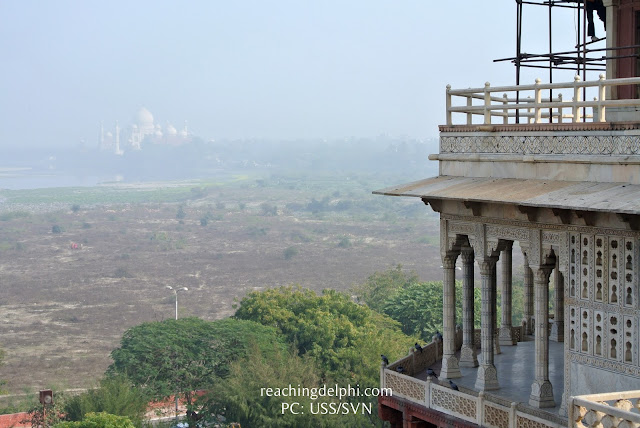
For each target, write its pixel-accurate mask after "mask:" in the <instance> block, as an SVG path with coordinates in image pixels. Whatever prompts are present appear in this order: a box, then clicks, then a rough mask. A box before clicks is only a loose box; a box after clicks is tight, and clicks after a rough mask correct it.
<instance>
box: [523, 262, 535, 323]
mask: <svg viewBox="0 0 640 428" xmlns="http://www.w3.org/2000/svg"><path fill="white" fill-rule="evenodd" d="M523 288H524V290H523V295H524V308H523V309H524V314H523V321H525V323H526V324H525V326H526V331H525V332H524V334H526V335H531V334H533V325H532V324H533V322H532V320H533V271H532V270H531V268H530V267H529V260H528V258H527V255H526V254H525V255H524V287H523Z"/></svg>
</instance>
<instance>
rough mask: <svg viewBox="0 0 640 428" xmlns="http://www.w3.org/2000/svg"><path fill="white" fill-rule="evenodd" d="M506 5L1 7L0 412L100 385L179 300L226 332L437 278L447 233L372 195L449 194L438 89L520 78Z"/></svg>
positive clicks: (558, 31)
mask: <svg viewBox="0 0 640 428" xmlns="http://www.w3.org/2000/svg"><path fill="white" fill-rule="evenodd" d="M505 3H506V2H498V1H490V2H477V1H464V2H431V1H418V0H407V1H403V2H395V3H392V2H385V1H382V0H373V1H369V0H356V1H348V2H340V1H334V0H329V1H321V2H298V1H279V0H278V1H269V2H263V1H245V0H241V1H234V2H221V1H204V0H202V1H195V0H194V1H188V2H182V3H177V2H170V1H150V0H143V1H136V2H124V1H120V0H118V1H112V2H106V3H104V2H85V1H79V0H78V1H69V0H63V1H56V2H39V1H34V0H28V1H13V2H12V1H8V0H0V58H2V63H3V66H2V67H0V117H1V118H2V119H1V120H0V123H1V124H2V126H0V283H1V284H2V286H1V287H0V314H2V317H3V318H4V319H6V322H4V323H0V350H2V349H3V350H4V351H6V356H5V357H4V363H5V364H4V366H3V365H2V363H3V358H2V355H1V354H0V382H2V381H6V382H7V383H6V385H5V389H6V391H5V392H9V393H10V397H9V398H8V399H6V400H4V401H3V400H0V410H2V409H3V408H5V410H6V411H7V412H8V411H9V410H15V409H17V408H20V409H22V407H19V406H18V405H15V406H16V407H14V402H13V401H11V400H12V399H13V398H15V397H21V394H23V393H25V394H28V395H30V396H31V395H34V394H33V392H34V391H37V390H38V389H40V388H44V387H47V388H53V389H59V390H63V389H69V388H90V387H93V386H95V385H96V382H98V380H99V379H101V378H102V377H103V376H104V375H105V371H106V370H107V368H108V367H109V365H110V364H111V363H112V362H113V354H111V352H112V351H113V350H114V349H116V348H117V347H118V346H120V340H121V339H122V337H123V334H125V332H127V331H129V330H130V329H132V328H135V326H138V325H140V324H141V323H153V322H156V321H161V322H165V321H167V320H172V319H173V316H174V302H175V301H174V297H175V296H177V295H174V294H172V292H171V293H170V292H168V291H167V289H166V286H172V287H183V286H188V288H189V291H188V293H185V294H184V295H182V294H181V295H180V299H181V300H180V302H181V303H180V304H181V306H180V311H179V313H178V314H176V316H178V315H179V316H180V318H186V317H198V318H200V319H202V320H206V321H207V322H211V324H214V323H215V322H216V321H220V320H222V319H227V318H228V317H229V316H231V315H233V314H234V313H235V311H236V309H237V305H238V302H239V301H241V300H242V299H243V298H245V297H246V296H248V295H250V293H252V292H264V291H266V290H269V289H272V288H276V287H280V286H287V285H290V284H300V285H301V286H303V287H305V288H308V289H309V290H312V291H313V292H314V293H322V290H325V289H331V290H336V291H338V292H340V293H343V294H340V296H341V297H340V298H342V299H346V303H345V302H342V303H341V304H342V305H343V307H347V306H348V305H347V303H348V304H352V305H353V307H355V309H353V308H350V309H349V310H351V311H352V312H358V311H360V310H364V309H363V307H364V306H365V305H363V304H362V302H363V300H359V299H361V298H362V296H360V295H358V294H357V292H356V291H354V290H356V289H357V288H358V286H361V285H362V284H363V283H366V282H367V281H368V278H374V279H375V278H377V277H376V275H378V274H379V273H380V272H386V274H388V276H389V277H392V278H395V280H397V281H399V282H398V284H400V283H401V284H402V286H405V285H407V284H409V282H408V280H407V281H405V279H406V278H410V279H411V281H414V282H416V281H418V280H419V281H437V280H439V279H440V278H441V270H440V268H441V266H440V265H441V263H442V262H441V259H440V256H439V231H440V223H439V221H438V217H437V215H436V214H435V213H434V212H433V211H432V210H431V208H428V207H425V205H424V204H423V203H422V201H421V200H419V199H418V198H391V197H382V196H375V195H372V191H374V190H377V189H380V188H383V187H387V186H391V185H396V184H400V183H406V182H409V181H416V180H419V179H422V178H426V177H431V176H435V175H438V165H437V162H429V161H428V155H429V154H430V153H435V152H437V151H438V139H437V136H438V125H439V124H442V123H443V122H444V120H445V108H444V103H445V87H446V85H447V84H451V85H452V86H453V87H454V88H455V87H470V86H474V87H480V86H482V85H483V84H484V82H485V81H486V80H488V79H491V81H492V84H493V85H496V86H497V85H509V84H512V83H513V81H514V68H513V66H512V65H511V64H510V63H508V62H501V63H493V62H491V60H490V59H489V58H504V57H509V56H512V55H513V54H514V50H515V47H514V46H513V41H512V40H513V37H512V35H513V34H514V33H515V4H513V3H511V2H509V3H508V4H505ZM492 6H493V7H492ZM562 13H563V12H562V11H561V13H559V14H558V16H562ZM528 18H530V21H526V22H525V31H530V32H532V33H535V32H536V31H537V29H536V23H539V22H545V10H544V8H540V9H539V10H538V9H532V10H531V12H530V14H529V15H528ZM565 18H567V19H565V20H564V21H563V20H562V19H558V22H555V23H554V31H555V36H554V39H555V40H556V41H557V43H558V44H559V45H567V44H568V45H571V44H572V43H573V39H574V37H575V28H572V27H571V26H567V25H566V23H567V22H572V19H573V18H572V15H571V13H567V15H566V16H565ZM599 31H602V30H601V29H599ZM528 43H530V44H529V45H527V46H526V49H530V50H531V51H536V52H545V51H546V50H547V49H548V46H547V40H546V35H545V34H541V37H540V38H536V37H531V38H529V39H528ZM540 75H542V73H540V72H537V71H535V70H534V71H527V70H525V71H524V73H523V76H522V80H523V81H530V82H533V80H534V78H535V77H538V76H540ZM571 75H572V72H568V73H567V76H568V78H567V79H566V80H570V79H571ZM543 77H544V76H543ZM514 257H516V258H518V257H520V255H515V256H514ZM405 274H406V277H405ZM414 274H415V277H414V276H412V275H414ZM394 275H395V276H394ZM383 276H384V275H383ZM398 278H399V279H398ZM402 281H405V282H402ZM395 285H397V284H395ZM354 293H355V294H354ZM314 296H315V294H314ZM315 297H317V296H315ZM176 299H177V297H176ZM356 303H358V304H356ZM378 303H380V307H383V306H384V305H383V303H384V304H387V303H389V302H386V301H385V302H378ZM234 305H236V306H234ZM367 309H368V308H367ZM176 311H177V310H176ZM374 312H375V311H374V310H371V314H373V315H371V314H369V315H370V316H371V317H373V319H375V320H376V321H375V323H373V322H372V323H373V324H375V326H376V327H380V331H383V330H384V331H385V332H386V330H385V329H387V328H389V329H391V330H393V329H395V330H393V331H394V333H393V334H396V333H398V334H402V335H403V336H402V340H404V341H405V342H407V343H409V344H410V345H411V344H413V343H414V341H415V340H428V337H431V336H430V334H431V333H433V331H432V330H428V329H426V328H425V329H422V330H420V329H418V330H417V333H416V332H415V331H404V330H403V331H401V328H400V322H399V321H398V322H397V323H396V321H397V319H395V318H393V319H394V320H396V321H392V320H391V318H387V315H388V314H385V315H381V314H382V312H381V313H380V314H375V313H374ZM334 315H335V314H333V315H332V316H330V317H329V318H332V317H333V318H336V319H338V318H340V317H338V316H337V315H335V316H334ZM369 315H367V316H369ZM378 317H384V318H378ZM340 319H342V318H340ZM380 319H383V321H380ZM252 321H254V320H252ZM310 323H312V322H310ZM164 325H166V322H165V324H164ZM389 325H391V327H389ZM381 326H382V327H384V328H382V327H381ZM434 326H436V327H437V326H438V324H437V322H435V323H433V324H432V325H430V328H431V327H433V328H436V327H434ZM366 327H367V328H370V327H371V325H369V324H367V325H366ZM403 327H406V325H404V324H403ZM438 328H440V327H438ZM345 330H349V328H345ZM352 330H355V328H354V329H352ZM405 330H406V329H405ZM332 331H333V330H332ZM368 333H371V332H370V331H369V332H368ZM405 333H406V335H405ZM332 334H334V333H332ZM385 334H386V333H385ZM376 337H377V338H378V339H379V340H381V341H382V342H385V340H386V339H385V340H383V339H382V338H384V337H387V336H384V335H382V334H380V335H377V336H376ZM416 338H419V339H416ZM281 339H282V338H281ZM278 340H280V339H278ZM282 340H283V341H285V339H282ZM287 340H288V339H287ZM293 342H296V341H294V340H288V342H287V344H288V345H291V343H293ZM345 342H348V341H345ZM389 342H392V341H390V340H386V343H383V344H382V345H384V346H386V345H389ZM403 343H404V342H403ZM350 344H351V343H350ZM378 345H380V344H375V346H378ZM382 345H380V346H382ZM393 345H394V346H395V347H397V348H398V349H400V348H401V346H404V344H402V345H400V341H397V343H396V342H393ZM314 346H315V345H314ZM371 346H372V348H371V349H374V347H375V346H374V345H371ZM286 348H287V346H283V349H286ZM316 348H322V346H320V345H317V346H316ZM309 349H311V347H310V348H309ZM375 349H376V351H375V352H369V354H371V355H368V356H366V358H369V359H372V361H373V360H375V363H373V362H372V361H368V363H367V364H368V365H367V366H366V369H367V370H368V369H371V370H370V371H372V372H373V373H374V375H375V374H376V370H378V369H379V362H378V359H379V355H380V350H379V349H378V348H375ZM322 350H323V351H324V350H325V349H322ZM306 351H307V350H306V349H305V350H304V352H306ZM304 352H303V351H301V352H300V354H301V355H302V354H304ZM385 352H389V357H390V358H394V357H396V356H397V355H399V353H400V351H397V350H396V348H393V350H392V351H385ZM391 352H393V353H391ZM401 352H405V351H404V348H402V351H401ZM310 353H311V352H310ZM353 354H354V355H355V354H356V353H355V352H354V353H353ZM396 354H397V355H396ZM238 355H240V354H238ZM235 357H237V358H238V361H240V358H241V356H237V355H234V358H235ZM295 357H297V355H296V356H295ZM292 358H293V357H292ZM314 358H315V357H314ZM242 361H243V364H247V363H246V362H244V360H242ZM305 361H306V362H307V363H308V360H305ZM319 361H320V360H319ZM234 362H235V361H233V360H229V361H225V362H224V364H227V365H229V366H230V365H231V364H232V363H234ZM220 364H221V365H224V364H223V363H220ZM314 364H315V363H314ZM318 364H320V363H318ZM358 364H359V362H358ZM338 365H339V364H338ZM346 366H348V367H349V368H352V366H353V365H351V363H349V364H346ZM323 370H324V369H323ZM340 370H342V368H340ZM363 370H364V369H363ZM328 373H330V375H332V376H337V375H336V373H339V374H340V375H343V374H344V373H343V372H340V371H335V372H330V371H329V372H328ZM361 374H362V373H359V374H358V375H361ZM216 376H217V374H216ZM225 376H226V374H225ZM372 378H375V376H373V377H372V376H370V374H369V373H367V374H366V376H364V375H363V377H362V379H365V380H363V384H365V383H366V382H370V381H371V379H372ZM215 379H216V381H219V380H220V379H222V376H221V377H220V379H219V378H217V377H216V378H215ZM318 379H322V380H326V379H331V376H329V375H327V372H322V376H320V375H318ZM353 379H356V377H355V375H353ZM359 379H360V378H357V380H358V381H359ZM338 380H340V379H338ZM354 382H355V380H354ZM376 382H377V380H376ZM0 386H2V383H0ZM1 389H2V388H0V390H1ZM171 391H172V393H173V391H175V389H172V390H171ZM183 392H184V391H183ZM166 395H167V394H165V395H164V396H163V397H166ZM154 398H158V397H154ZM23 407H24V406H23ZM378 422H379V421H378ZM375 423H377V422H375V421H374V422H373V425H371V426H376V425H375ZM243 426H244V425H243ZM292 426H293V425H292ZM309 426H311V425H309ZM336 426H349V425H348V424H347V425H340V424H337V425H336ZM354 426H355V425H354ZM363 426H364V425H363ZM367 426H368V425H367Z"/></svg>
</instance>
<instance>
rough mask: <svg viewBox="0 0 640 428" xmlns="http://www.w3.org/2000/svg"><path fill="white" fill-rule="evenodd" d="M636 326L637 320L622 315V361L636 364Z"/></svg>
mask: <svg viewBox="0 0 640 428" xmlns="http://www.w3.org/2000/svg"><path fill="white" fill-rule="evenodd" d="M636 328H637V321H636V318H635V317H629V316H625V317H624V325H623V328H622V331H623V332H624V333H623V345H622V351H623V353H624V354H623V356H622V361H624V362H625V363H626V364H633V365H638V356H637V345H636V340H637V339H636V337H637V335H636Z"/></svg>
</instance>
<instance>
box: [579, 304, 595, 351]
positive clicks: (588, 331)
mask: <svg viewBox="0 0 640 428" xmlns="http://www.w3.org/2000/svg"><path fill="white" fill-rule="evenodd" d="M591 321H592V320H591V310H589V309H587V308H580V346H579V351H580V353H582V354H587V355H593V344H592V340H593V331H592V322H591Z"/></svg>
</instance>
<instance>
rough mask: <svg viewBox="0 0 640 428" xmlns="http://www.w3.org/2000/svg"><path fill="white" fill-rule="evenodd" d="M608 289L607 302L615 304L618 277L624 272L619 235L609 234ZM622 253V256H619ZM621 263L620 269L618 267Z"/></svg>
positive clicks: (622, 242)
mask: <svg viewBox="0 0 640 428" xmlns="http://www.w3.org/2000/svg"><path fill="white" fill-rule="evenodd" d="M608 246H609V275H608V278H607V280H608V282H609V290H608V293H607V294H608V299H607V302H608V303H611V304H614V305H617V304H619V300H620V297H619V296H620V284H619V281H620V277H621V275H622V273H623V272H624V264H623V261H622V259H624V250H623V246H624V239H623V238H622V237H621V236H609V245H608ZM621 254H622V256H621ZM621 264H622V269H620V267H621Z"/></svg>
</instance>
